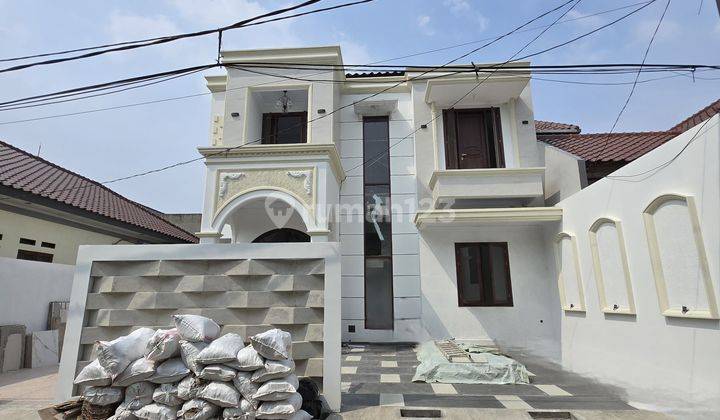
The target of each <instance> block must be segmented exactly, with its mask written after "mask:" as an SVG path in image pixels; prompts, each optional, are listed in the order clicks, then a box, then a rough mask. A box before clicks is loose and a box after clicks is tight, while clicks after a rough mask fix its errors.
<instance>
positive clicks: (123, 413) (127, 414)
mask: <svg viewBox="0 0 720 420" xmlns="http://www.w3.org/2000/svg"><path fill="white" fill-rule="evenodd" d="M108 420H137V417H135V413H133V410H131V409H130V408H128V404H127V403H126V402H122V403H120V405H118V407H117V408H116V409H115V414H114V415H113V416H112V417H110V418H109V419H108Z"/></svg>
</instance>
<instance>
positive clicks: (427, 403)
mask: <svg viewBox="0 0 720 420" xmlns="http://www.w3.org/2000/svg"><path fill="white" fill-rule="evenodd" d="M413 347H414V346H412V345H395V344H350V345H348V346H344V347H343V355H342V411H352V410H356V409H360V408H364V407H370V406H378V405H383V406H399V407H403V406H404V407H433V408H434V407H437V408H441V407H472V408H512V409H540V410H544V409H555V410H570V409H572V410H632V409H633V407H631V406H629V405H627V404H626V403H625V402H623V400H622V399H621V398H620V397H619V396H618V395H620V393H619V392H617V391H616V390H614V389H612V388H609V387H607V386H604V385H600V384H597V383H595V382H593V381H591V380H589V379H586V378H583V377H581V376H578V375H575V374H572V373H569V372H565V371H562V370H561V369H559V368H558V367H557V366H555V365H553V364H551V363H548V362H545V361H542V360H537V359H536V358H523V357H518V356H517V355H513V357H515V359H517V360H519V361H521V362H522V363H524V364H525V366H526V367H527V368H528V369H529V370H530V371H531V372H533V376H532V378H531V383H530V384H528V385H484V384H441V383H433V384H428V383H419V382H415V383H414V382H412V377H413V375H414V374H415V368H416V367H417V365H418V360H417V357H416V355H415V352H414V350H413Z"/></svg>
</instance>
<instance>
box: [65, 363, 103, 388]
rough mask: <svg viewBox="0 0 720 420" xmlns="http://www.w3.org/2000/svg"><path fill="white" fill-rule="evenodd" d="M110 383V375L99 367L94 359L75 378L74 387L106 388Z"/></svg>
mask: <svg viewBox="0 0 720 420" xmlns="http://www.w3.org/2000/svg"><path fill="white" fill-rule="evenodd" d="M111 382H112V378H110V374H109V373H108V372H107V371H106V370H105V369H104V368H103V367H102V366H100V361H99V360H97V359H95V360H93V361H92V363H90V364H89V365H87V366H85V367H84V368H83V370H81V371H80V373H78V376H77V377H76V378H75V381H74V383H75V385H88V386H107V385H110V383H111Z"/></svg>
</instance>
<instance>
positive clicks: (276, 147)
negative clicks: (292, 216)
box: [198, 144, 345, 182]
mask: <svg viewBox="0 0 720 420" xmlns="http://www.w3.org/2000/svg"><path fill="white" fill-rule="evenodd" d="M198 152H200V154H201V155H203V156H204V157H205V159H208V160H211V159H212V160H216V159H217V160H223V159H226V158H254V157H276V158H285V159H283V160H286V159H287V158H293V157H302V156H318V155H319V156H322V158H324V159H327V160H328V162H329V163H330V166H331V167H332V170H333V174H334V175H335V178H336V179H337V181H338V182H342V181H343V180H344V179H345V171H344V170H343V168H342V164H341V163H340V155H339V154H338V152H337V148H336V147H335V145H334V144H259V145H244V146H235V147H199V148H198Z"/></svg>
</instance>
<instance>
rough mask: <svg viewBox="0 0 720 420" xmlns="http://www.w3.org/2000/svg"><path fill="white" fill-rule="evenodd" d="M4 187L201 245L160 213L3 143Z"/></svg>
mask: <svg viewBox="0 0 720 420" xmlns="http://www.w3.org/2000/svg"><path fill="white" fill-rule="evenodd" d="M0 184H1V185H3V186H6V187H10V188H13V189H15V190H20V191H25V192H28V193H31V194H35V195H37V196H40V197H45V198H49V199H51V200H54V201H56V202H58V203H62V204H66V205H70V206H73V207H76V208H78V209H82V210H85V211H87V212H90V213H93V214H96V215H100V216H104V217H107V218H110V219H114V220H116V221H120V222H123V223H127V224H128V225H132V226H136V227H140V228H143V229H147V230H150V231H152V232H156V233H160V234H162V235H165V236H167V237H168V239H170V238H173V239H175V240H177V242H191V243H194V242H197V241H198V240H197V238H196V237H195V236H194V235H192V234H191V233H189V232H186V231H185V230H183V229H181V228H179V227H177V226H175V225H174V224H172V223H170V222H168V221H167V220H165V219H164V218H162V217H160V216H159V215H158V212H157V211H155V210H152V209H150V208H148V207H145V206H143V205H141V204H139V203H136V202H134V201H132V200H129V199H127V198H125V197H123V196H121V195H120V194H118V193H116V192H114V191H112V190H111V189H109V188H107V187H105V186H103V185H102V184H100V183H98V182H95V181H93V180H90V179H88V178H85V177H83V176H81V175H78V174H76V173H74V172H72V171H69V170H67V169H64V168H61V167H59V166H57V165H55V164H54V163H52V162H48V161H46V160H45V159H42V158H39V157H37V156H33V155H31V154H29V153H27V152H25V151H23V150H21V149H18V148H16V147H14V146H11V145H9V144H7V143H5V142H2V141H0Z"/></svg>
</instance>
